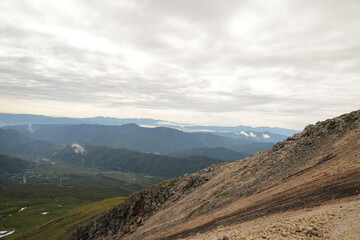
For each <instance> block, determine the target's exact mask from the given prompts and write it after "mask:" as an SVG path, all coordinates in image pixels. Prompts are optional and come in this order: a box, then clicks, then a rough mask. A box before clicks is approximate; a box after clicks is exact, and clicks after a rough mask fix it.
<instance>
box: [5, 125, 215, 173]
mask: <svg viewBox="0 0 360 240" xmlns="http://www.w3.org/2000/svg"><path fill="white" fill-rule="evenodd" d="M9 136H15V139H14V140H13V141H11V142H12V144H11V145H8V144H0V149H1V152H4V153H7V154H16V155H31V156H37V157H44V158H47V159H50V160H53V161H63V162H68V163H71V164H76V165H79V166H84V167H87V168H91V167H96V168H102V169H105V170H112V171H122V172H135V173H144V174H149V175H154V176H162V177H176V176H181V175H183V174H185V173H191V172H195V171H198V170H200V169H202V168H204V167H207V166H209V165H211V164H214V163H219V162H221V160H218V159H214V158H210V157H207V156H186V157H184V158H181V159H180V158H174V157H169V156H165V155H159V154H152V153H141V152H137V151H134V150H129V149H115V148H109V147H104V146H89V145H80V144H78V143H75V144H67V145H64V144H54V143H49V142H46V141H40V140H33V139H31V138H30V137H27V136H25V135H23V134H22V133H19V132H16V131H15V130H11V129H0V140H1V139H7V138H8V137H9ZM16 142H18V144H16ZM24 142H27V143H24Z"/></svg>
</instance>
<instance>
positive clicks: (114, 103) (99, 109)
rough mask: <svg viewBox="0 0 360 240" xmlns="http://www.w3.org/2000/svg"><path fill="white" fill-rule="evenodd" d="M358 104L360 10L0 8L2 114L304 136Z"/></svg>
mask: <svg viewBox="0 0 360 240" xmlns="http://www.w3.org/2000/svg"><path fill="white" fill-rule="evenodd" d="M359 106H360V1H359V0H353V1H352V0H346V1H343V0H338V1H333V0H324V1H322V0H316V1H314V0H298V1H297V0H289V1H287V0H283V1H277V0H272V1H268V0H263V1H254V0H249V1H240V0H239V1H230V0H228V1H227V0H211V1H209V0H171V1H169V0H156V1H155V0H154V1H146V0H141V1H140V0H139V1H134V0H127V1H119V0H113V1H112V0H106V1H105V0H61V1H51V0H31V1H29V0H1V1H0V112H7V113H32V114H44V115H51V116H69V117H91V116H100V115H102V116H111V117H120V118H121V117H124V118H125V117H139V118H140V117H144V118H155V119H162V120H170V121H176V122H182V123H190V124H203V125H251V126H261V125H267V126H278V127H288V128H294V129H302V128H303V127H304V126H305V125H307V124H309V123H315V122H316V121H318V120H324V119H327V118H330V117H334V116H337V115H340V114H342V113H346V112H350V111H353V110H357V109H359V108H360V107H359Z"/></svg>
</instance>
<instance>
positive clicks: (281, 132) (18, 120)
mask: <svg viewBox="0 0 360 240" xmlns="http://www.w3.org/2000/svg"><path fill="white" fill-rule="evenodd" d="M129 123H135V124H137V125H139V126H144V127H145V126H147V127H168V128H174V129H178V130H181V131H185V132H209V133H213V134H218V135H228V136H232V137H242V138H243V139H246V138H248V139H252V138H254V137H253V136H250V134H251V133H253V134H255V135H256V136H257V140H260V141H261V140H263V141H270V142H277V141H279V140H284V139H285V138H286V137H288V136H291V135H293V134H295V133H297V132H299V131H297V130H293V129H287V128H279V127H265V126H264V127H250V126H242V125H240V126H234V127H226V126H196V125H190V124H182V123H175V122H169V121H163V120H155V119H148V118H111V117H93V118H66V117H48V116H43V115H32V114H8V113H0V126H6V125H24V124H25V125H29V124H72V125H79V124H100V125H124V124H129ZM241 132H244V133H246V134H245V135H244V134H243V135H242V136H241ZM239 133H240V135H239ZM264 134H265V138H264V136H263V135H264ZM266 135H268V136H270V138H274V140H273V139H269V138H268V137H266ZM273 135H274V136H273ZM253 140H254V139H253Z"/></svg>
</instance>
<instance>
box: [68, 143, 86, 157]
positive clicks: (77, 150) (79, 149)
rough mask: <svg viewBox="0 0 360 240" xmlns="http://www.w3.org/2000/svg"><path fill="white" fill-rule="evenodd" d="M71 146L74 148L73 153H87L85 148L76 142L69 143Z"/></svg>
mask: <svg viewBox="0 0 360 240" xmlns="http://www.w3.org/2000/svg"><path fill="white" fill-rule="evenodd" d="M71 147H72V149H74V152H75V153H79V154H81V155H84V154H86V153H87V152H86V150H85V148H84V147H83V146H81V145H80V144H78V143H73V144H71Z"/></svg>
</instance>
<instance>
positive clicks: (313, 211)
mask: <svg viewBox="0 0 360 240" xmlns="http://www.w3.org/2000/svg"><path fill="white" fill-rule="evenodd" d="M226 237H227V238H226ZM218 239H229V240H251V239H274V240H275V239H281V240H282V239H284V240H285V239H286V240H287V239H309V240H310V239H336V240H358V239H360V195H357V196H354V197H351V198H345V199H341V200H336V201H330V202H327V203H325V204H323V205H321V206H318V207H314V208H306V209H300V210H296V211H288V212H283V213H277V214H273V215H269V216H265V217H262V218H258V219H256V220H252V221H248V222H244V223H241V224H234V225H229V226H220V227H217V228H215V229H212V230H211V231H208V232H206V233H203V234H197V235H195V236H191V237H188V238H182V239H181V240H218ZM179 240H180V239H179Z"/></svg>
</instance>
